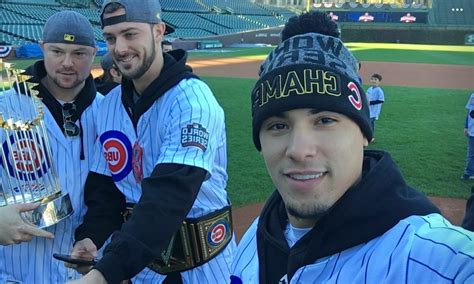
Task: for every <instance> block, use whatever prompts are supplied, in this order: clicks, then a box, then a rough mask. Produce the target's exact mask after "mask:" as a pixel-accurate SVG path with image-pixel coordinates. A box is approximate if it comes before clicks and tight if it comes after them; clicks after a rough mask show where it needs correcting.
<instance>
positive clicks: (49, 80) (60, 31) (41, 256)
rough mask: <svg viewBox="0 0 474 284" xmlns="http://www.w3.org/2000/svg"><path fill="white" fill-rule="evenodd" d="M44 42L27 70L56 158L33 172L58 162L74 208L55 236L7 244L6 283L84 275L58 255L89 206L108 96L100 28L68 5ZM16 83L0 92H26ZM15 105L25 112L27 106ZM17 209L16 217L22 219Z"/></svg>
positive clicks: (2, 272) (1, 253) (1, 270)
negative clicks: (101, 89)
mask: <svg viewBox="0 0 474 284" xmlns="http://www.w3.org/2000/svg"><path fill="white" fill-rule="evenodd" d="M40 45H41V48H42V50H43V54H44V58H43V59H42V60H39V61H37V62H36V63H34V64H33V65H32V66H30V67H28V68H27V69H26V74H27V75H29V76H31V78H30V79H29V81H30V82H33V83H36V84H37V86H36V87H34V89H36V90H37V91H38V96H39V97H40V98H41V102H42V109H43V111H44V123H45V126H46V130H47V133H48V140H49V142H50V144H51V152H52V158H53V159H52V160H53V161H54V163H53V164H52V165H46V164H45V165H44V166H41V167H39V168H38V169H37V170H34V171H37V172H34V173H33V171H32V172H31V176H33V177H37V176H41V175H42V174H43V173H44V172H42V171H52V170H53V168H52V167H54V170H55V171H56V173H57V174H58V178H59V184H60V186H61V190H62V192H66V193H69V196H70V198H71V204H72V207H73V209H74V213H73V215H72V216H70V217H68V218H66V219H64V220H62V221H61V222H59V223H57V224H55V225H53V226H50V227H48V228H46V229H45V230H46V231H47V232H48V234H46V235H44V237H49V238H40V237H34V238H32V236H27V235H26V233H27V232H25V233H21V235H20V237H22V241H25V242H26V241H28V240H31V241H30V242H29V243H21V244H15V245H10V246H7V247H1V248H0V283H10V281H11V283H29V284H30V283H32V284H35V283H65V282H66V281H67V280H69V279H74V278H77V277H79V274H77V273H71V271H70V270H68V269H67V268H66V267H65V266H64V264H63V262H60V261H59V260H56V259H54V258H53V254H54V253H58V254H68V253H69V252H70V248H71V247H72V245H73V242H72V241H73V234H74V231H75V229H76V228H77V226H78V225H79V224H80V222H81V220H82V217H83V214H84V212H85V210H86V209H85V206H84V199H83V189H84V184H85V181H86V177H87V174H88V172H89V168H90V166H91V164H90V162H91V161H92V157H93V156H94V147H93V145H94V143H95V139H96V137H97V133H96V128H95V116H96V114H98V113H99V109H98V107H99V105H100V104H99V101H100V100H101V99H102V95H100V94H98V93H97V91H96V88H95V84H94V81H93V77H92V76H91V74H90V72H91V67H92V62H93V60H94V56H95V54H96V47H95V40H94V32H93V29H92V26H91V24H90V22H89V20H87V18H86V17H85V16H83V15H82V14H79V13H77V12H74V11H68V10H65V11H61V12H58V13H56V14H54V15H52V16H51V17H50V18H49V19H48V20H47V21H46V24H45V25H44V31H43V37H42V41H41V44H40ZM14 86H15V87H14V88H11V89H10V90H8V91H7V92H8V94H5V95H4V94H2V95H0V97H6V96H7V95H9V94H12V95H14V94H15V93H22V92H24V91H25V90H24V84H15V85H14ZM22 86H23V87H22ZM0 106H1V105H0ZM14 107H18V110H19V111H21V110H24V108H25V106H22V105H18V106H17V105H15V106H14ZM26 107H28V106H26ZM15 110H16V109H15ZM0 139H1V138H0ZM0 142H1V141H0ZM19 149H21V148H19ZM21 159H23V158H21ZM38 159H39V160H41V159H43V158H38ZM15 163H16V162H15ZM34 168H36V167H34ZM28 176H29V175H28ZM28 178H30V177H28ZM33 179H34V178H33ZM18 210H19V208H17V211H18ZM2 214H3V213H2ZM17 214H18V215H17V218H16V220H21V218H20V216H19V213H18V212H17ZM2 229H5V228H2ZM52 234H54V238H52Z"/></svg>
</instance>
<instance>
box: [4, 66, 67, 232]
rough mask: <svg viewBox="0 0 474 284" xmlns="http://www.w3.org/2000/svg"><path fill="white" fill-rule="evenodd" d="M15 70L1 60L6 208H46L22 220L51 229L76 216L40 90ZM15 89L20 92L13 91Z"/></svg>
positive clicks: (23, 214)
mask: <svg viewBox="0 0 474 284" xmlns="http://www.w3.org/2000/svg"><path fill="white" fill-rule="evenodd" d="M21 72H22V70H18V69H14V68H12V64H10V63H6V62H2V61H1V60H0V84H1V88H0V91H1V92H2V93H1V94H0V131H1V133H2V136H1V137H2V140H1V141H0V142H1V145H0V152H1V160H0V172H1V174H2V176H1V180H0V181H1V183H0V206H6V205H11V204H19V203H29V202H40V203H41V205H40V206H39V207H38V208H36V209H34V210H33V211H29V212H24V213H21V216H22V218H24V219H25V220H26V221H28V222H30V223H32V224H33V225H36V226H38V227H39V228H45V227H49V226H51V225H54V224H56V223H58V222H59V221H61V220H62V219H64V218H66V217H68V216H70V215H71V214H72V213H73V209H72V205H71V200H70V198H69V195H68V194H62V193H61V189H60V187H59V182H58V177H57V174H56V170H55V167H54V165H53V157H52V153H51V147H50V143H49V139H48V135H47V131H46V127H45V125H44V121H43V104H42V103H41V101H40V99H39V98H38V96H37V91H35V90H33V87H34V86H35V85H36V84H33V83H30V82H27V79H28V78H29V77H28V76H25V75H22V74H21ZM9 87H10V88H15V89H16V91H13V90H7V89H8V88H9Z"/></svg>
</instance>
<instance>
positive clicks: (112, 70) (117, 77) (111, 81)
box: [94, 53, 122, 96]
mask: <svg viewBox="0 0 474 284" xmlns="http://www.w3.org/2000/svg"><path fill="white" fill-rule="evenodd" d="M100 66H101V67H102V70H103V71H104V73H103V74H102V75H101V76H99V77H97V78H95V79H94V83H95V86H96V88H97V91H98V92H99V93H101V94H102V95H104V96H105V95H107V94H108V93H109V92H110V91H111V90H112V89H113V88H115V87H117V86H118V85H120V82H121V81H122V74H120V71H119V70H118V68H117V67H116V66H115V63H114V60H113V59H112V56H111V55H110V54H109V53H106V54H104V56H102V58H101V59H100Z"/></svg>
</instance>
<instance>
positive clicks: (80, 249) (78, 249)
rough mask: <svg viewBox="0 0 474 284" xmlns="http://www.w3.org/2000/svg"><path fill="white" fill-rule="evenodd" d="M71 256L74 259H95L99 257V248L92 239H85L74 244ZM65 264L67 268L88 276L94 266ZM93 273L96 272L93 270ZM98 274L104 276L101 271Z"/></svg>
mask: <svg viewBox="0 0 474 284" xmlns="http://www.w3.org/2000/svg"><path fill="white" fill-rule="evenodd" d="M71 256H72V257H78V258H90V259H93V258H95V257H96V256H97V247H96V245H95V244H94V242H92V240H91V239H89V238H85V239H83V240H80V241H78V242H77V243H75V244H74V247H73V248H72V252H71ZM64 264H65V265H66V267H69V268H73V269H75V270H76V271H77V272H79V273H81V274H86V273H88V272H89V271H91V269H92V266H84V265H77V264H72V263H68V262H65V263H64ZM93 271H96V270H93ZM97 273H99V274H100V276H102V274H101V273H100V272H99V271H97ZM102 278H103V277H102ZM82 279H84V278H82ZM104 281H105V279H104ZM81 283H82V282H81ZM91 283H92V282H91ZM94 283H95V282H94ZM98 283H99V282H98Z"/></svg>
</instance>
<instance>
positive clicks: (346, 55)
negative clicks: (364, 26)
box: [252, 33, 373, 151]
mask: <svg viewBox="0 0 474 284" xmlns="http://www.w3.org/2000/svg"><path fill="white" fill-rule="evenodd" d="M357 69H358V61H357V59H355V57H354V56H353V55H352V54H351V52H350V51H349V50H348V49H347V48H346V47H345V46H344V45H343V43H342V41H341V40H340V39H339V38H335V37H331V36H326V35H322V34H317V33H306V34H301V35H296V36H293V37H291V38H289V39H287V40H285V41H283V42H281V43H280V44H279V45H278V46H277V47H276V48H275V49H274V50H273V51H272V52H271V53H270V54H269V55H268V57H267V59H266V60H265V61H264V62H263V64H262V65H261V66H260V71H259V76H260V79H259V80H258V81H257V83H256V84H255V87H254V89H253V90H252V128H253V141H254V144H255V147H256V148H257V150H259V151H260V150H261V145H260V138H259V133H260V127H261V125H262V123H263V121H264V120H265V119H267V118H269V117H271V116H274V115H276V114H279V113H282V112H285V111H289V110H293V109H299V108H311V109H316V110H320V111H332V112H337V113H341V114H344V115H346V116H348V117H349V118H351V119H352V120H353V121H354V122H355V123H357V124H358V125H359V127H360V129H361V130H362V133H363V134H364V136H365V137H366V138H367V140H368V141H370V140H371V139H372V135H373V134H372V128H371V126H370V118H369V104H368V101H367V97H366V95H365V92H364V90H363V88H362V87H361V86H360V84H359V81H358V74H357Z"/></svg>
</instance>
